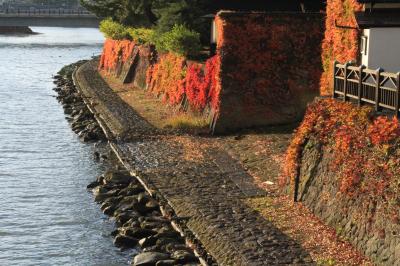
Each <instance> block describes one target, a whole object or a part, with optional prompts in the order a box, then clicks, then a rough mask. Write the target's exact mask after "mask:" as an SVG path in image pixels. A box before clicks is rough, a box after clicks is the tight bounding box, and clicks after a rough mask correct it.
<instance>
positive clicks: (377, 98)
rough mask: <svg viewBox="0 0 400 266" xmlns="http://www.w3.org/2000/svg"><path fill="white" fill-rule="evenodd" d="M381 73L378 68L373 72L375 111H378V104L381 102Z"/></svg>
mask: <svg viewBox="0 0 400 266" xmlns="http://www.w3.org/2000/svg"><path fill="white" fill-rule="evenodd" d="M381 72H382V69H381V68H378V69H377V70H376V71H375V75H376V86H375V111H377V112H378V111H379V110H380V107H379V102H380V101H381V94H380V89H381Z"/></svg>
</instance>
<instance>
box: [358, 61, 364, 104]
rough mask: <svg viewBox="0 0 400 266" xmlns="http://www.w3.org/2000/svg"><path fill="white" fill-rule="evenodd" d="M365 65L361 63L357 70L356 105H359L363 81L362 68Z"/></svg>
mask: <svg viewBox="0 0 400 266" xmlns="http://www.w3.org/2000/svg"><path fill="white" fill-rule="evenodd" d="M364 68H365V66H364V65H361V66H360V68H359V70H358V78H359V80H358V106H361V98H362V82H363V70H364Z"/></svg>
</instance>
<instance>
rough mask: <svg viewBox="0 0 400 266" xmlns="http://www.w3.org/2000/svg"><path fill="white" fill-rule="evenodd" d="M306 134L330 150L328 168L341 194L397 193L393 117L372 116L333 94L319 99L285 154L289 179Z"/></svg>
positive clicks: (397, 132)
mask: <svg viewBox="0 0 400 266" xmlns="http://www.w3.org/2000/svg"><path fill="white" fill-rule="evenodd" d="M310 138H315V139H317V140H318V142H320V143H321V144H323V146H324V151H326V152H328V151H329V152H332V156H333V158H334V160H333V161H332V162H331V164H330V166H329V167H330V171H333V172H335V173H337V175H336V176H337V177H338V180H337V181H338V188H339V190H340V192H341V193H343V194H345V195H350V196H351V195H356V194H359V193H363V194H369V195H375V196H383V195H391V194H393V193H398V192H399V191H398V189H399V188H398V187H397V185H396V184H397V183H398V182H399V181H400V180H399V172H400V157H399V153H400V139H399V138H400V124H399V121H398V119H397V118H395V117H394V118H389V117H385V116H378V117H376V116H375V115H374V111H373V110H372V108H370V107H366V106H365V107H362V108H358V107H356V106H354V105H352V104H351V103H343V102H338V101H336V100H334V99H325V100H319V101H317V102H315V103H313V104H312V105H310V107H309V108H308V110H307V113H306V115H305V117H304V121H303V122H302V124H301V125H300V127H299V128H298V129H297V131H296V133H295V136H294V138H293V140H292V142H291V144H290V146H289V149H288V151H287V154H286V166H285V169H284V170H285V176H287V177H290V180H291V181H290V182H291V183H292V184H293V183H294V179H295V177H296V175H297V174H298V173H299V167H300V165H299V164H300V158H301V155H302V151H303V148H304V146H305V144H306V143H307V141H308V140H309V139H310Z"/></svg>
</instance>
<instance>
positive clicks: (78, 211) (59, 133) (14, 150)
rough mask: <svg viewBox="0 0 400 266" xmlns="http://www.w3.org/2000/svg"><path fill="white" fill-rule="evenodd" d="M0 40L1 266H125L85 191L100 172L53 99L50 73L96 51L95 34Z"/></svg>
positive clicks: (59, 31)
mask: <svg viewBox="0 0 400 266" xmlns="http://www.w3.org/2000/svg"><path fill="white" fill-rule="evenodd" d="M33 30H34V31H36V32H40V33H42V34H39V35H32V36H26V37H15V36H14V37H10V36H9V37H6V36H0V265H124V264H126V263H127V261H128V258H129V254H126V253H121V252H120V251H119V250H118V249H116V248H115V247H114V246H113V244H112V239H111V237H110V236H109V234H110V232H111V230H113V224H112V222H110V221H108V220H107V219H106V217H104V216H103V215H102V213H101V212H100V210H99V207H98V206H96V204H95V203H94V202H93V198H92V195H90V194H89V193H87V192H86V189H85V187H86V185H87V184H88V183H89V182H90V181H92V180H93V179H94V178H95V177H96V176H97V175H99V174H100V173H101V171H102V169H101V165H98V164H96V163H95V162H94V161H93V159H92V152H93V150H92V146H91V145H87V144H82V143H80V142H79V140H78V138H77V137H76V135H75V134H74V133H73V132H72V131H71V130H70V128H69V125H68V123H67V122H66V120H65V118H64V113H63V110H62V108H61V106H60V105H59V104H58V103H57V101H56V99H55V98H54V96H55V93H54V92H53V91H52V88H53V87H54V85H53V84H52V75H54V74H56V72H57V71H58V70H59V69H60V68H61V67H62V66H64V65H66V64H69V63H73V62H75V61H77V60H80V59H84V58H86V59H87V58H90V57H91V56H93V55H97V54H99V53H100V51H101V46H102V42H103V37H102V35H101V34H100V33H99V32H98V30H96V29H76V28H73V29H72V28H71V29H69V28H33Z"/></svg>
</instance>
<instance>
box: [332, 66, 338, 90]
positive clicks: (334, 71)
mask: <svg viewBox="0 0 400 266" xmlns="http://www.w3.org/2000/svg"><path fill="white" fill-rule="evenodd" d="M337 63H338V62H337V61H336V60H335V61H333V94H332V98H336V94H335V91H336V89H337V85H336V65H337Z"/></svg>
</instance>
